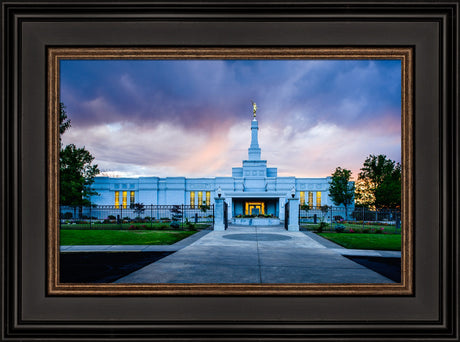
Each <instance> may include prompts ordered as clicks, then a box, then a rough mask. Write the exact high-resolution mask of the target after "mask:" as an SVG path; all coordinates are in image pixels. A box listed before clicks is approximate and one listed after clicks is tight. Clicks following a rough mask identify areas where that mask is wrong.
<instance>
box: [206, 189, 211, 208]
mask: <svg viewBox="0 0 460 342" xmlns="http://www.w3.org/2000/svg"><path fill="white" fill-rule="evenodd" d="M206 205H211V191H206Z"/></svg>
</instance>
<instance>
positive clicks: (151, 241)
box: [60, 230, 196, 246]
mask: <svg viewBox="0 0 460 342" xmlns="http://www.w3.org/2000/svg"><path fill="white" fill-rule="evenodd" d="M195 233H196V232H193V231H167V230H163V231H152V230H61V231H60V235H61V245H62V246H69V245H172V244H173V243H175V242H177V241H180V240H182V239H184V238H186V237H188V236H190V235H193V234H195Z"/></svg>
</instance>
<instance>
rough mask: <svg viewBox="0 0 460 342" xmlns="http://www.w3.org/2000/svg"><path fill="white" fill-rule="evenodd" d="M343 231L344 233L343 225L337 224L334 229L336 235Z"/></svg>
mask: <svg viewBox="0 0 460 342" xmlns="http://www.w3.org/2000/svg"><path fill="white" fill-rule="evenodd" d="M344 231H345V226H344V225H343V224H339V225H338V226H336V227H335V232H336V233H343V232H344Z"/></svg>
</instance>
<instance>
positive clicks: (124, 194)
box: [122, 191, 128, 209]
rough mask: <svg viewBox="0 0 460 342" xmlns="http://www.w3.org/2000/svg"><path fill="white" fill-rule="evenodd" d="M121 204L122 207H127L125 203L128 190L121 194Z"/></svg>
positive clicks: (126, 202)
mask: <svg viewBox="0 0 460 342" xmlns="http://www.w3.org/2000/svg"><path fill="white" fill-rule="evenodd" d="M122 196H123V197H122V201H123V202H122V205H123V209H124V208H126V207H127V204H128V191H123V195H122Z"/></svg>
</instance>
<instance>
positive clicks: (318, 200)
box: [316, 191, 321, 208]
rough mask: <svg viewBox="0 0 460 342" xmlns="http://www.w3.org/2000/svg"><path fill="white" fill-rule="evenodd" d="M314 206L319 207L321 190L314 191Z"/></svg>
mask: <svg viewBox="0 0 460 342" xmlns="http://www.w3.org/2000/svg"><path fill="white" fill-rule="evenodd" d="M316 207H317V208H319V207H321V191H317V192H316Z"/></svg>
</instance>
